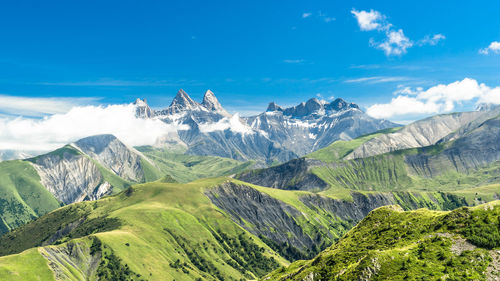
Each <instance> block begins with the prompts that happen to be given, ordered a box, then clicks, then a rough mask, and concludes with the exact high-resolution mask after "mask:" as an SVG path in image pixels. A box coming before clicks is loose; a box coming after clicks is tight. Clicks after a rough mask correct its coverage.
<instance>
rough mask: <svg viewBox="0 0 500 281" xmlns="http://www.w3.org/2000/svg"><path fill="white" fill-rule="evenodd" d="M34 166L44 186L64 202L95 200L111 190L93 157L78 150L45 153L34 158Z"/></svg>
mask: <svg viewBox="0 0 500 281" xmlns="http://www.w3.org/2000/svg"><path fill="white" fill-rule="evenodd" d="M33 166H34V167H35V169H36V170H37V172H38V174H39V175H40V178H41V183H42V185H43V186H45V187H46V188H47V189H48V190H49V191H50V192H51V193H52V194H53V195H54V196H55V197H56V198H57V199H58V200H60V201H61V202H63V203H64V204H70V203H74V202H80V201H83V200H85V199H88V200H96V199H99V198H101V197H102V196H103V195H105V194H107V193H109V192H110V191H111V189H110V188H111V186H110V184H109V183H108V182H103V177H102V174H101V172H100V171H99V169H98V167H97V166H96V165H95V164H94V163H93V162H92V160H90V159H89V158H88V157H86V156H84V155H81V154H79V153H77V152H76V151H75V150H70V149H64V148H63V149H61V150H60V151H59V153H52V154H46V155H42V156H40V157H38V158H35V160H34V164H33Z"/></svg>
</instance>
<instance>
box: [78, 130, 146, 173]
mask: <svg viewBox="0 0 500 281" xmlns="http://www.w3.org/2000/svg"><path fill="white" fill-rule="evenodd" d="M74 146H75V147H76V148H77V149H78V150H80V151H82V152H83V153H85V154H87V155H89V156H90V157H91V158H92V159H94V160H96V161H97V162H99V163H100V164H101V165H103V166H104V167H105V168H108V169H110V170H111V171H112V172H113V173H115V174H116V175H118V176H119V177H121V178H124V179H126V180H129V181H134V182H140V181H142V179H143V178H144V171H143V170H142V165H141V157H140V155H139V152H137V151H135V149H132V148H128V147H127V146H126V145H125V144H123V143H122V142H121V141H120V140H119V139H117V138H116V137H115V136H113V135H97V136H91V137H87V138H84V139H81V140H79V141H77V142H75V143H74Z"/></svg>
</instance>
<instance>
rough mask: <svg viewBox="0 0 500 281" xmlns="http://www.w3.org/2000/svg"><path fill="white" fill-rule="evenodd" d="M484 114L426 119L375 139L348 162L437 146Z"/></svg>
mask: <svg viewBox="0 0 500 281" xmlns="http://www.w3.org/2000/svg"><path fill="white" fill-rule="evenodd" d="M481 114H483V112H479V111H474V112H461V113H452V114H445V115H437V116H433V117H430V118H426V119H423V120H420V121H417V122H414V123H412V124H410V125H407V126H405V127H404V128H402V129H401V130H399V131H397V132H394V133H391V134H383V135H381V136H378V137H375V138H373V139H371V140H369V141H367V142H365V143H364V144H362V145H361V146H359V147H358V148H356V149H354V151H353V152H351V153H350V154H349V155H347V156H346V157H345V159H346V160H349V159H356V158H366V157H369V156H374V155H379V154H384V153H387V152H391V151H396V150H401V149H408V148H418V147H424V146H429V145H433V144H436V143H437V142H438V141H439V140H441V139H442V138H444V137H446V136H447V135H449V134H451V133H452V132H454V131H456V130H458V129H459V128H461V127H463V126H465V125H467V124H469V123H470V122H472V121H474V120H475V119H477V118H478V117H479V116H480V115H481Z"/></svg>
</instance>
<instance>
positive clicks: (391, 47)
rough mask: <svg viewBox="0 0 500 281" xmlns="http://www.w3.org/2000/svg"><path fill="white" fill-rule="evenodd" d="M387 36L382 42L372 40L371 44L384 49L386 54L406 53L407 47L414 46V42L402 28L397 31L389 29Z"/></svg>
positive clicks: (397, 54)
mask: <svg viewBox="0 0 500 281" xmlns="http://www.w3.org/2000/svg"><path fill="white" fill-rule="evenodd" d="M386 35H387V38H386V39H385V40H384V41H382V42H378V43H377V42H375V41H374V40H370V45H372V46H374V47H375V48H377V49H380V50H383V51H384V53H385V55H386V56H393V55H396V56H399V55H402V54H405V53H406V49H408V48H411V47H412V46H413V42H412V41H411V40H410V39H408V37H406V36H405V35H404V33H403V30H402V29H399V30H397V31H387V33H386Z"/></svg>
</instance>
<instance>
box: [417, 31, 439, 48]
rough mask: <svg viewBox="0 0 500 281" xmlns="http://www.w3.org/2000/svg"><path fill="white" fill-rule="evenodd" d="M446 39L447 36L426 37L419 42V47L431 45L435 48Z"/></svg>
mask: <svg viewBox="0 0 500 281" xmlns="http://www.w3.org/2000/svg"><path fill="white" fill-rule="evenodd" d="M444 39H446V36H444V35H443V34H440V33H438V34H434V35H433V36H430V35H426V36H425V37H424V38H422V39H420V40H418V43H417V44H418V45H419V46H425V45H430V46H435V45H437V43H439V41H441V40H444Z"/></svg>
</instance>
